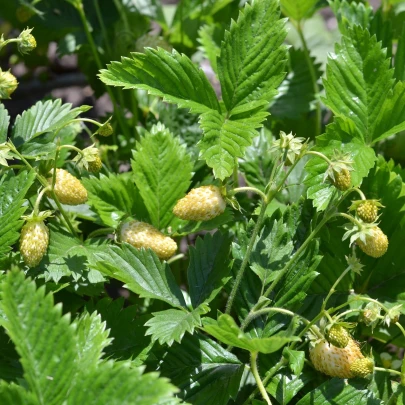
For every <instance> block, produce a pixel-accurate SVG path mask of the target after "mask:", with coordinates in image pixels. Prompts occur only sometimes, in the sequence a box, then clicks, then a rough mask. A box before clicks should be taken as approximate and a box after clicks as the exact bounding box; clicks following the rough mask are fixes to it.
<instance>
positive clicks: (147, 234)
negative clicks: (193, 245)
mask: <svg viewBox="0 0 405 405" xmlns="http://www.w3.org/2000/svg"><path fill="white" fill-rule="evenodd" d="M120 236H121V241H122V242H127V243H129V244H131V245H132V246H134V247H136V248H138V249H140V248H145V249H148V248H149V249H152V250H153V251H154V252H155V253H156V254H157V256H158V257H159V258H160V259H163V260H167V259H169V258H171V257H172V256H173V255H174V254H175V253H176V250H177V243H176V242H175V241H174V240H173V239H172V238H170V237H168V236H166V235H164V234H163V233H162V232H160V231H159V230H157V229H156V228H155V227H154V226H152V225H150V224H147V223H145V222H138V221H131V222H126V223H124V224H123V225H122V227H121V231H120Z"/></svg>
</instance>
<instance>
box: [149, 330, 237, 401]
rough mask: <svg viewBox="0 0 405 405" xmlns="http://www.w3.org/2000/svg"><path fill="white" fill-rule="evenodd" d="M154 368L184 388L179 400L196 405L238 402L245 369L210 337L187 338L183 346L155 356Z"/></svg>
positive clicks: (181, 388)
mask: <svg viewBox="0 0 405 405" xmlns="http://www.w3.org/2000/svg"><path fill="white" fill-rule="evenodd" d="M153 355H154V356H153V357H154V358H155V361H154V365H155V367H156V368H159V371H160V373H161V374H162V375H163V376H165V377H167V378H170V380H171V381H172V383H173V384H175V385H176V386H177V387H179V388H180V390H181V391H180V394H179V396H180V397H181V398H182V399H184V400H185V401H187V402H189V403H191V404H193V405H208V404H215V405H227V404H228V402H229V399H230V398H231V397H232V398H235V397H236V395H237V393H238V391H239V385H240V382H241V377H242V373H243V370H244V368H245V366H244V365H243V364H241V362H240V361H239V360H238V358H237V357H236V356H235V355H234V354H232V353H230V352H228V351H227V350H225V349H224V348H222V347H221V346H220V345H219V344H218V343H216V342H215V341H213V340H211V339H209V338H208V337H206V336H204V335H202V334H199V333H195V334H194V335H189V334H186V335H185V336H184V338H183V340H182V342H181V344H178V343H174V344H173V346H171V347H169V348H168V347H167V346H165V347H161V348H159V349H158V350H157V351H154V352H153Z"/></svg>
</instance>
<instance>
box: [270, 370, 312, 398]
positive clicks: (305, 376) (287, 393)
mask: <svg viewBox="0 0 405 405" xmlns="http://www.w3.org/2000/svg"><path fill="white" fill-rule="evenodd" d="M315 377H316V373H315V371H313V372H312V373H309V372H307V371H305V372H303V373H300V375H299V376H296V375H294V374H291V373H286V370H281V372H280V373H278V374H277V375H275V376H274V377H273V378H272V379H271V380H270V382H269V384H268V385H267V386H266V390H267V392H269V393H270V394H271V395H272V396H273V397H274V398H276V400H277V401H278V403H279V404H280V405H287V404H288V403H289V402H290V401H291V400H292V399H293V398H294V397H295V396H296V395H297V394H298V393H299V392H300V391H301V389H302V388H303V387H305V386H306V385H307V384H308V383H310V382H311V381H312V380H314V378H315Z"/></svg>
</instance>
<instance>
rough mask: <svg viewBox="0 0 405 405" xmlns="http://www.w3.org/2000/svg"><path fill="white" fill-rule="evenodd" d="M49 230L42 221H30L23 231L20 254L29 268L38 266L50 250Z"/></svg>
mask: <svg viewBox="0 0 405 405" xmlns="http://www.w3.org/2000/svg"><path fill="white" fill-rule="evenodd" d="M48 244H49V230H48V227H47V226H46V225H45V224H44V221H42V220H33V221H28V222H27V223H26V224H25V225H24V226H23V228H22V230H21V236H20V253H21V255H22V257H23V259H24V262H25V264H26V265H27V266H28V267H35V266H38V264H39V262H40V261H41V260H42V258H43V256H44V255H45V253H46V250H47V249H48Z"/></svg>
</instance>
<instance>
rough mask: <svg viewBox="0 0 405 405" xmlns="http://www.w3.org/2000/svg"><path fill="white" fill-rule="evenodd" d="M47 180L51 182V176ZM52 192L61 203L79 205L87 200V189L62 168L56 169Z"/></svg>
mask: <svg viewBox="0 0 405 405" xmlns="http://www.w3.org/2000/svg"><path fill="white" fill-rule="evenodd" d="M48 182H49V184H52V177H50V178H49V179H48ZM54 192H55V194H56V197H57V198H58V200H59V202H61V203H62V204H67V205H79V204H84V203H85V202H86V201H87V190H86V189H85V188H84V186H83V184H82V183H81V182H80V180H78V179H77V178H76V177H74V176H72V175H71V174H70V173H69V172H68V171H66V170H63V169H56V181H55V187H54Z"/></svg>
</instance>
